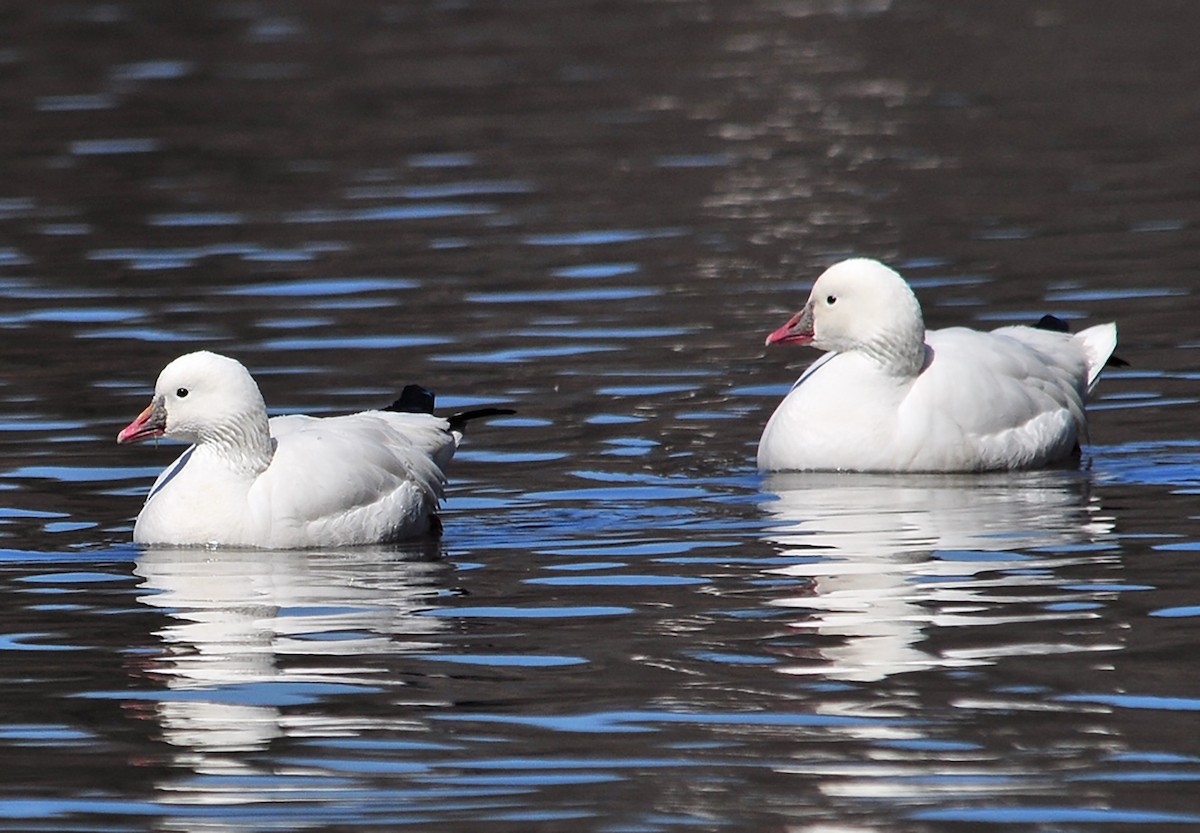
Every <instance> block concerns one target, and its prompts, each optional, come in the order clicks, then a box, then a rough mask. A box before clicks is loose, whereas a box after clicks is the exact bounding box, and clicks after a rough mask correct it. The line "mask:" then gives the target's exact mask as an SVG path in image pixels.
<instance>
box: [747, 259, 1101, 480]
mask: <svg viewBox="0 0 1200 833" xmlns="http://www.w3.org/2000/svg"><path fill="white" fill-rule="evenodd" d="M1056 329H1057V328H1056ZM1056 329H1043V328H1040V327H1023V326H1008V327H1001V328H999V329H996V330H992V331H990V332H981V331H979V330H972V329H967V328H965V327H951V328H948V329H942V330H926V329H925V324H924V321H923V319H922V316H921V306H920V304H919V303H918V301H917V298H916V296H915V295H914V294H913V292H912V289H911V288H909V285H908V283H907V282H905V280H904V279H903V278H901V277H900V275H898V274H897V273H896V272H894V271H892V270H891V269H889V268H888V267H887V266H885V265H883V264H882V263H880V262H878V261H875V260H868V259H865V258H856V259H852V260H846V261H843V262H841V263H838V264H836V265H834V266H832V267H830V268H829V269H828V270H826V271H825V272H824V273H823V274H821V276H820V277H819V278H817V281H816V283H815V284H814V285H813V288H812V292H811V293H810V295H809V298H808V302H807V303H806V304H805V305H804V308H803V309H801V310H800V311H799V312H798V313H796V314H795V315H794V316H792V318H791V319H789V320H788V321H787V323H785V324H784V325H783V326H782V327H780V328H779V329H777V330H775V331H774V332H772V333H771V334H770V335H769V336H767V344H768V345H771V344H802V345H811V346H813V347H816V348H817V349H819V350H824V351H827V352H826V354H825V355H824V356H822V357H821V358H819V359H817V361H816V362H814V363H813V364H812V365H811V366H810V367H809V368H808V370H806V371H805V372H804V374H803V375H801V377H800V379H799V380H798V381H797V382H796V384H795V385H793V386H792V389H791V391H790V392H789V393H788V395H787V396H786V397H785V398H784V400H783V402H781V403H780V405H779V407H778V408H777V409H776V410H775V413H774V414H773V415H772V416H771V418H770V420H769V421H768V422H767V425H766V428H765V429H764V430H763V433H762V438H761V439H760V440H759V445H758V467H759V469H760V470H763V471H781V470H846V471H878V472H961V471H987V470H995V469H1030V468H1039V467H1043V466H1048V465H1051V464H1053V463H1057V462H1060V461H1063V460H1065V459H1067V458H1070V457H1071V456H1072V455H1073V454H1075V453H1077V452H1078V447H1079V444H1080V443H1083V442H1086V440H1087V417H1086V415H1085V413H1084V405H1085V403H1086V402H1087V399H1088V396H1089V394H1090V393H1091V392H1092V390H1093V389H1094V388H1095V386H1096V382H1097V380H1098V379H1099V376H1100V372H1101V370H1102V369H1103V368H1104V365H1105V362H1106V361H1108V359H1109V357H1110V356H1111V354H1112V351H1113V349H1114V348H1115V347H1116V342H1117V327H1116V324H1113V323H1109V324H1099V325H1097V326H1094V327H1089V328H1088V329H1086V330H1083V331H1082V332H1079V333H1077V334H1075V335H1071V334H1069V333H1064V332H1059V331H1056Z"/></svg>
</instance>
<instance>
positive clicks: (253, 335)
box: [0, 0, 1200, 833]
mask: <svg viewBox="0 0 1200 833" xmlns="http://www.w3.org/2000/svg"><path fill="white" fill-rule="evenodd" d="M0 22H2V23H3V26H2V27H0V117H2V120H3V129H2V130H0V174H2V175H0V288H2V289H3V301H2V303H0V324H2V325H3V341H2V344H3V354H2V358H3V368H4V372H3V374H2V376H0V443H2V444H3V454H4V458H3V460H4V462H3V480H2V481H0V484H2V485H0V489H3V500H2V501H0V535H3V547H4V549H3V550H0V599H2V604H0V663H2V664H0V668H2V671H0V673H2V675H3V677H2V679H3V685H2V686H0V713H2V714H3V719H2V720H0V827H2V828H4V829H29V830H33V829H39V830H55V831H63V830H81V831H100V830H103V831H115V830H163V831H184V830H186V831H196V830H213V831H223V830H263V831H267V830H287V831H295V830H352V829H370V830H379V829H388V828H392V827H400V826H408V827H410V828H413V829H434V828H435V827H436V829H439V830H455V831H456V830H463V831H472V832H474V831H478V830H482V829H487V830H498V831H499V830H512V831H524V830H530V829H546V830H562V829H572V830H596V831H658V830H678V829H700V830H710V829H729V830H780V831H782V830H789V831H804V833H828V832H829V831H838V832H839V833H841V831H846V832H847V833H859V831H892V830H905V831H908V830H912V831H922V830H935V829H937V830H941V829H958V828H965V827H966V826H967V825H968V824H972V823H974V824H980V823H982V824H984V825H989V826H993V827H1001V828H1003V829H1044V830H1055V831H1063V830H1083V829H1089V830H1090V829H1137V830H1145V829H1155V828H1160V827H1161V828H1164V829H1180V828H1186V827H1189V826H1193V825H1196V824H1200V797H1198V795H1200V793H1198V792H1197V790H1196V789H1195V784H1196V782H1197V780H1200V746H1198V745H1197V741H1196V735H1197V727H1198V726H1200V723H1198V717H1197V712H1198V711H1200V673H1198V672H1197V668H1196V651H1195V643H1196V622H1197V619H1198V617H1200V595H1198V592H1197V589H1196V588H1197V587H1200V563H1198V562H1197V557H1196V556H1197V554H1198V553H1200V521H1198V520H1197V510H1196V505H1197V504H1196V494H1197V492H1198V491H1200V441H1198V439H1197V437H1196V432H1195V429H1194V425H1195V413H1196V411H1195V403H1196V401H1197V384H1196V382H1197V375H1198V374H1197V371H1196V370H1195V367H1196V351H1197V349H1198V348H1200V325H1198V324H1197V312H1198V310H1200V307H1198V305H1197V301H1196V299H1195V287H1196V286H1197V271H1198V269H1200V254H1197V252H1200V245H1198V244H1200V186H1197V182H1198V181H1200V178H1198V175H1200V170H1198V169H1200V155H1198V153H1197V151H1196V148H1197V147H1200V54H1198V53H1197V52H1196V50H1195V43H1194V40H1195V38H1194V33H1195V32H1196V31H1197V27H1198V26H1200V6H1196V5H1195V4H1192V3H1183V2H1177V3H1161V4H1156V5H1155V7H1154V10H1153V13H1151V12H1150V11H1148V10H1147V9H1145V8H1143V7H1141V6H1138V5H1137V4H1132V5H1131V4H1127V3H1117V2H1109V1H1108V0H1100V2H1093V3H1089V4H1066V3H1047V2H1020V1H1019V0H1018V2H1013V3H1005V4H963V3H957V2H949V0H928V2H887V0H862V2H853V1H852V0H846V1H845V2H837V0H827V1H823V0H812V2H805V1H804V0H794V1H793V2H788V1H787V0H754V2H746V3H737V4H734V3H729V4H714V3H706V2H701V0H679V1H678V2H667V1H666V0H661V1H660V0H644V1H643V2H635V1H634V0H618V2H610V3H599V2H597V3H571V2H566V3H549V2H540V1H539V0H515V1H514V2H506V3H482V2H471V1H470V0H466V2H453V0H450V1H448V2H436V3H405V2H400V3H394V4H387V3H375V2H356V3H341V4H333V3H313V2H293V3H271V2H244V3H243V2H229V3H194V4H174V3H172V4H163V3H150V2H112V3H85V2H77V3H67V2H43V3H25V4H20V3H9V4H5V5H4V6H2V7H0ZM848 254H866V255H872V256H876V257H880V258H883V259H886V260H888V261H889V262H891V263H894V264H896V265H898V266H899V267H901V268H902V269H903V270H904V271H905V272H906V274H907V275H908V276H909V277H910V278H911V279H912V280H913V282H914V283H915V284H916V285H917V287H918V291H919V294H920V296H921V297H922V299H923V302H924V304H925V308H926V318H927V320H928V321H929V322H930V324H931V325H933V326H942V325H946V324H951V323H967V324H974V325H977V326H990V325H995V324H997V323H1000V322H1009V321H1029V320H1036V318H1037V317H1038V316H1040V315H1041V314H1042V313H1043V312H1054V313H1056V314H1059V315H1060V316H1063V317H1066V318H1069V319H1074V320H1075V321H1077V322H1080V323H1082V322H1097V321H1103V320H1111V319H1115V320H1117V321H1118V322H1119V324H1120V327H1121V334H1122V336H1121V338H1122V344H1121V348H1120V352H1121V354H1122V355H1123V356H1124V357H1125V358H1127V359H1128V360H1129V361H1130V362H1131V366H1130V367H1129V368H1125V369H1119V370H1115V371H1113V372H1110V373H1108V374H1106V377H1105V380H1104V382H1103V383H1102V385H1101V388H1100V398H1099V401H1098V402H1097V403H1096V405H1095V407H1094V408H1093V424H1092V432H1093V443H1094V444H1093V445H1092V446H1091V447H1090V449H1089V450H1088V453H1087V455H1086V456H1085V458H1084V461H1083V465H1082V466H1081V468H1080V470H1078V471H1055V472H1046V473H1031V474H1018V475H1004V476H986V477H975V478H935V477H925V478H899V477H897V478H892V477H870V478H851V477H841V478H839V477H820V476H804V477H801V476H774V477H769V478H763V477H760V476H759V475H758V474H757V473H756V472H755V471H754V468H753V453H754V445H755V442H756V440H757V437H758V433H759V431H760V430H761V426H762V424H763V423H764V421H765V419H766V416H767V415H768V414H769V412H770V410H771V408H772V407H773V406H774V404H775V403H776V402H777V401H778V399H779V398H780V397H781V396H782V395H783V393H784V392H785V391H786V389H787V387H788V385H789V383H790V382H791V380H792V379H793V378H794V377H795V376H796V375H797V374H798V372H799V369H800V368H801V367H802V366H803V364H804V363H805V362H807V361H808V360H810V359H811V358H812V356H811V354H808V353H806V352H804V351H798V350H790V351H789V350H785V349H773V350H772V351H770V352H769V353H768V352H767V351H765V350H764V349H763V348H762V346H761V344H762V338H763V336H764V334H765V333H766V332H767V331H769V330H770V329H772V328H773V327H775V326H776V325H778V324H779V323H780V322H781V321H782V320H783V318H784V317H785V316H786V315H787V314H788V313H789V312H790V311H791V309H793V308H795V307H796V306H798V305H799V303H800V301H801V300H802V298H803V296H804V294H805V292H806V287H807V285H808V283H809V282H810V281H811V280H812V278H813V277H814V276H815V275H816V274H817V272H818V271H819V270H820V269H821V268H822V267H823V266H824V265H827V264H828V263H829V262H831V261H832V260H835V259H837V258H839V257H842V256H844V255H848ZM201 347H205V348H211V349H216V350H220V351H224V352H228V353H230V354H233V355H235V356H237V357H238V358H240V359H242V360H243V361H244V362H245V363H246V364H247V365H248V366H250V367H251V368H252V369H253V370H254V371H255V373H256V375H257V376H258V378H259V380H260V383H261V386H262V388H263V390H264V393H265V395H266V397H267V399H268V402H269V403H270V405H271V407H272V409H273V410H274V411H276V412H286V411H294V410H295V411H300V410H302V411H307V412H310V413H331V412H340V411H351V410H356V409H361V408H364V407H370V406H374V405H378V404H381V403H384V402H386V401H390V397H391V396H392V394H393V393H394V391H395V390H396V389H397V388H398V387H399V386H400V385H402V384H404V383H405V382H409V381H420V382H423V383H424V384H427V385H429V386H430V387H433V388H435V389H437V390H438V391H439V398H440V399H439V401H440V403H441V405H442V407H444V408H445V409H446V410H454V409H456V408H459V407H463V406H468V405H473V404H477V403H483V402H487V403H500V404H505V405H509V406H511V407H514V408H516V409H517V410H518V411H519V415H518V416H517V417H514V418H508V419H503V420H496V421H494V422H493V423H491V424H490V425H488V426H484V427H481V428H480V430H477V431H475V432H474V433H473V434H472V436H470V437H469V438H468V442H467V444H466V445H465V446H464V448H463V450H462V453H461V454H460V456H459V458H458V459H457V461H456V464H455V466H454V469H453V472H452V475H453V484H452V488H451V490H450V495H449V499H448V501H447V504H446V508H445V513H444V521H445V526H446V535H445V537H444V538H443V539H442V540H441V541H440V542H439V543H437V544H431V545H429V546H413V547H407V548H386V549H374V548H368V549H362V550H353V551H329V552H311V553H245V552H221V551H218V552H179V551H169V550H167V551H159V550H143V549H138V548H135V547H133V546H132V545H131V544H130V543H129V539H130V531H131V526H132V517H133V516H134V515H135V514H136V512H137V509H138V506H139V503H140V501H141V498H142V496H143V495H144V493H145V491H146V489H147V487H148V485H149V483H150V481H151V478H152V477H153V476H154V475H155V474H156V473H157V471H158V470H159V469H160V468H161V467H162V466H163V465H165V463H166V462H167V461H168V460H169V459H171V458H172V457H173V455H174V454H176V453H177V452H178V449H177V448H170V447H165V446H164V447H162V448H159V449H155V448H153V447H145V448H125V447H122V448H118V447H117V446H116V445H115V444H114V442H113V440H114V437H115V434H116V432H117V430H118V429H120V428H121V427H122V426H123V425H125V424H126V423H127V422H128V421H129V420H130V419H131V418H132V417H133V416H134V415H135V414H136V413H137V412H138V411H139V410H140V409H141V408H142V407H143V406H144V404H145V402H146V401H147V397H148V395H149V392H150V389H151V386H152V384H153V380H154V377H155V376H156V375H157V372H158V370H159V368H160V367H161V366H162V365H163V364H165V363H166V361H168V360H169V359H171V358H173V357H174V356H176V355H178V354H180V353H183V352H186V351H188V350H192V349H197V348H201Z"/></svg>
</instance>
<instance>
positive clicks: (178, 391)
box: [175, 388, 188, 399]
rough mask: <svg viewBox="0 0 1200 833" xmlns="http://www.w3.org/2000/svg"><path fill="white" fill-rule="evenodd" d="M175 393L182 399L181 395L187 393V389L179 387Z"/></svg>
mask: <svg viewBox="0 0 1200 833" xmlns="http://www.w3.org/2000/svg"><path fill="white" fill-rule="evenodd" d="M175 395H176V396H178V397H179V398H180V399H183V397H185V396H187V395H188V389H187V388H180V389H179V390H177V391H175Z"/></svg>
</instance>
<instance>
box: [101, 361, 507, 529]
mask: <svg viewBox="0 0 1200 833" xmlns="http://www.w3.org/2000/svg"><path fill="white" fill-rule="evenodd" d="M432 407H433V396H432V394H430V393H428V392H427V391H424V390H423V389H420V388H416V387H415V386H410V387H409V388H406V390H405V394H404V395H403V396H402V397H401V398H400V399H399V400H397V401H396V403H394V404H393V405H392V406H391V408H390V409H385V410H379V411H364V412H362V413H357V414H352V415H349V416H335V417H311V416H301V415H294V416H277V417H273V418H270V419H268V417H267V408H266V405H265V403H264V402H263V397H262V394H261V393H260V392H259V389H258V385H257V384H256V383H255V381H254V379H253V378H252V377H251V376H250V373H249V372H248V371H247V370H246V368H245V367H243V366H242V364H241V363H240V362H238V361H236V360H234V359H231V358H228V357H226V356H221V355H218V354H216V353H210V352H208V351H200V352H196V353H188V354H187V355H184V356H180V357H179V358H177V359H175V360H174V361H172V362H171V363H170V364H168V365H167V366H166V367H165V368H164V369H163V371H162V373H161V374H160V375H159V377H158V382H157V384H156V385H155V388H154V397H153V399H152V401H151V403H150V405H149V407H147V408H146V409H145V410H144V411H142V413H141V414H140V415H139V416H138V417H137V418H136V419H135V420H134V421H133V422H131V423H130V424H129V425H128V426H127V427H126V428H124V429H123V430H122V431H121V432H120V433H119V434H118V435H117V442H118V443H122V444H123V443H133V442H138V441H141V440H147V439H152V438H158V437H166V438H168V439H173V440H181V441H183V442H186V443H190V444H191V445H190V447H189V448H188V449H187V450H186V451H184V452H183V454H181V455H180V456H179V458H178V459H177V460H176V461H175V462H174V463H172V464H171V465H170V466H168V467H167V468H166V470H164V471H163V473H162V474H160V475H159V477H158V479H157V480H156V481H155V482H154V485H153V486H152V487H151V489H150V493H149V495H148V497H147V498H146V503H145V505H144V506H143V507H142V510H141V513H140V514H139V515H138V517H137V522H136V524H135V525H134V529H133V539H134V541H135V542H137V543H141V544H170V545H180V546H238V547H265V548H271V549H296V548H307V547H328V546H346V545H355V544H372V543H384V542H392V541H399V540H403V539H407V538H414V537H419V536H422V535H425V534H428V533H437V532H439V531H440V529H441V526H440V523H439V522H438V518H437V509H438V504H439V502H440V501H441V498H442V494H443V490H444V487H445V484H446V474H445V469H446V464H447V463H449V462H450V458H451V457H453V456H454V450H455V448H456V447H457V446H458V443H459V441H460V440H461V439H462V431H463V426H464V425H465V423H466V422H467V421H468V420H470V419H473V418H475V417H480V416H494V415H497V414H501V413H512V411H508V410H504V409H497V408H488V409H482V410H479V411H471V412H467V413H464V414H459V415H457V416H454V417H451V418H449V419H442V418H439V417H436V416H434V415H433V414H432V413H412V412H408V411H413V410H419V411H432Z"/></svg>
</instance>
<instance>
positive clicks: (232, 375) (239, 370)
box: [117, 350, 270, 457]
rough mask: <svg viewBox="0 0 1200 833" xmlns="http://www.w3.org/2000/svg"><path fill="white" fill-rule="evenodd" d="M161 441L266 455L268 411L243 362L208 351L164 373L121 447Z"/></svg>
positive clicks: (119, 437)
mask: <svg viewBox="0 0 1200 833" xmlns="http://www.w3.org/2000/svg"><path fill="white" fill-rule="evenodd" d="M158 437H165V438H167V439H172V440H180V441H182V442H187V443H194V444H196V445H203V444H206V443H212V444H215V445H221V446H227V447H228V448H230V449H231V450H234V451H237V452H238V453H241V454H244V455H245V456H248V457H249V456H254V455H258V454H262V453H264V451H265V450H266V449H267V448H268V447H269V443H270V432H269V429H268V427H267V407H266V404H265V403H264V402H263V398H262V394H261V393H260V392H259V390H258V385H257V384H256V383H255V381H254V379H253V377H251V375H250V373H249V371H247V370H246V368H245V367H243V366H242V364H241V362H238V361H236V360H235V359H231V358H229V357H227V356H221V355H218V354H217V353H210V352H208V351H207V350H202V351H199V352H196V353H188V354H186V355H183V356H180V357H179V358H177V359H175V360H174V361H172V362H171V363H170V364H168V365H167V366H166V367H165V368H163V370H162V372H161V373H160V374H159V376H158V382H157V383H156V384H155V386H154V397H153V398H152V399H151V401H150V404H149V406H147V407H146V409H145V410H144V411H142V412H141V414H139V415H138V416H137V418H136V419H134V421H133V422H131V423H129V425H127V426H126V427H125V428H124V429H122V430H121V432H120V433H119V434H117V442H118V443H122V444H123V443H134V442H139V441H141V440H148V439H155V438H158Z"/></svg>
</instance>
